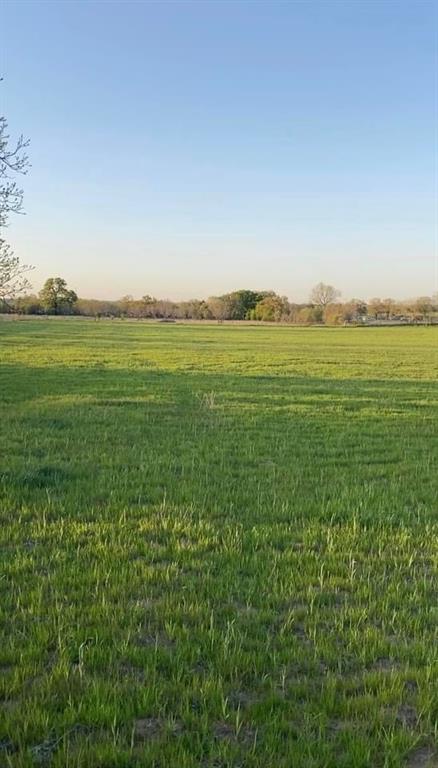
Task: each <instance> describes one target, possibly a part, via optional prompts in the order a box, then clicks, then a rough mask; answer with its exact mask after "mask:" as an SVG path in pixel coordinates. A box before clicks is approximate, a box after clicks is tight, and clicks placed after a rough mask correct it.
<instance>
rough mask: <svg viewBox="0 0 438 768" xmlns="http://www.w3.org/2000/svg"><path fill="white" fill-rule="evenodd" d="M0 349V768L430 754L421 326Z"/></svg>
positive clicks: (420, 757)
mask: <svg viewBox="0 0 438 768" xmlns="http://www.w3.org/2000/svg"><path fill="white" fill-rule="evenodd" d="M0 344H1V366H0V387H1V392H2V403H3V405H2V425H3V444H2V466H1V476H0V492H1V506H0V518H1V528H0V542H1V543H0V546H1V578H0V609H1V637H0V707H1V731H0V765H5V766H12V767H14V768H15V767H16V766H34V765H50V766H58V767H59V768H60V767H61V766H71V767H73V766H77V767H78V768H79V766H86V767H87V768H88V766H90V768H101V767H102V766H105V767H106V766H133V767H134V766H135V767H136V766H157V767H158V766H160V767H162V768H164V767H166V768H168V767H170V768H173V767H175V768H179V767H180V766H181V768H188V767H189V766H190V767H192V766H193V767H194V766H201V767H202V768H204V767H205V768H207V767H208V766H211V768H213V767H214V768H219V767H225V766H234V767H235V768H237V766H245V767H246V766H249V768H251V767H253V766H254V767H255V766H260V768H261V767H262V766H263V768H265V767H266V766H279V767H280V768H282V767H284V768H290V766H295V765H296V766H300V767H301V766H305V767H307V766H309V767H312V768H313V767H315V768H317V767H318V768H322V767H323V766H324V768H326V767H329V768H350V767H351V766H354V767H355V766H382V767H385V768H386V767H387V766H388V767H389V766H394V767H395V766H408V767H410V768H420V766H432V765H435V764H436V759H437V757H436V748H435V744H436V738H437V720H438V697H437V691H438V654H437V648H438V642H437V641H438V634H437V627H438V579H437V560H438V547H437V532H438V525H437V497H438V493H437V485H438V483H437V477H438V472H437V469H438V467H437V464H438V438H437V402H438V387H437V383H436V381H437V378H436V373H437V366H438V351H437V350H438V333H437V329H435V328H406V329H405V328H402V329H396V328H390V329H349V328H346V329H334V330H332V329H294V328H263V327H261V328H257V327H255V328H252V327H251V328H248V327H228V326H204V325H202V326H199V325H198V326H195V325H193V326H190V325H187V326H186V325H184V326H179V325H175V326H173V325H172V326H168V325H159V324H157V325H153V324H142V323H130V322H125V323H124V322H111V321H108V322H100V323H96V322H90V321H86V320H67V319H66V320H37V321H23V322H7V323H6V322H4V323H0ZM434 761H435V762H434Z"/></svg>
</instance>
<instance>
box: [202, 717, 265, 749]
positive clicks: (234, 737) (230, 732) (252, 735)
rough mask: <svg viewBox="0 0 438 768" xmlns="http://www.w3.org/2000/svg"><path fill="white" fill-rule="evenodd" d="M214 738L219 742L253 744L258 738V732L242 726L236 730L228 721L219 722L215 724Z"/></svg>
mask: <svg viewBox="0 0 438 768" xmlns="http://www.w3.org/2000/svg"><path fill="white" fill-rule="evenodd" d="M213 736H214V738H215V739H217V740H218V741H233V742H240V743H241V744H251V743H253V742H254V740H255V739H256V737H257V731H255V730H254V729H253V728H251V727H250V726H249V725H245V724H241V725H240V727H239V728H236V727H235V726H234V725H231V723H228V722H226V720H218V721H216V723H214V724H213Z"/></svg>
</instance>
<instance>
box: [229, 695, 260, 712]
mask: <svg viewBox="0 0 438 768" xmlns="http://www.w3.org/2000/svg"><path fill="white" fill-rule="evenodd" d="M259 700H260V699H259V696H258V695H257V694H256V693H255V692H254V691H232V692H231V693H230V694H229V696H228V702H229V704H230V706H231V707H233V709H247V708H248V707H250V706H251V705H252V704H255V703H256V702H257V701H259Z"/></svg>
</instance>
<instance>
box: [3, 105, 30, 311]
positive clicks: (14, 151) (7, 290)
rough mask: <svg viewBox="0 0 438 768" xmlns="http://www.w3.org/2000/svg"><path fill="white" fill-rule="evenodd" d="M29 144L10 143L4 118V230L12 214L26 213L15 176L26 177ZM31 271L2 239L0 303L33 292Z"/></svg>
mask: <svg viewBox="0 0 438 768" xmlns="http://www.w3.org/2000/svg"><path fill="white" fill-rule="evenodd" d="M28 146H29V141H28V140H27V139H25V138H24V137H23V136H20V137H19V138H18V139H17V140H16V141H15V142H13V143H11V142H10V136H9V133H8V123H7V120H6V118H5V117H2V116H0V228H3V227H5V226H6V225H7V220H8V216H9V214H10V213H22V212H23V190H22V189H21V187H20V186H19V185H18V184H17V181H16V180H15V176H16V175H17V174H26V173H27V170H28V168H29V158H28V155H27V151H26V150H27V147H28ZM30 269H31V267H29V266H28V265H27V264H21V263H20V260H19V258H18V256H14V254H13V252H12V250H11V248H10V247H9V245H8V244H7V243H6V241H5V240H4V239H3V238H0V300H1V301H2V302H5V301H7V300H8V299H13V298H14V297H15V296H16V295H17V294H18V293H20V292H22V291H24V290H27V289H28V288H30V283H29V281H28V280H27V278H26V276H25V275H26V273H27V272H29V270H30Z"/></svg>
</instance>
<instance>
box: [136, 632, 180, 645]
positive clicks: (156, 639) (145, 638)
mask: <svg viewBox="0 0 438 768" xmlns="http://www.w3.org/2000/svg"><path fill="white" fill-rule="evenodd" d="M136 643H137V645H140V646H142V647H144V648H167V649H169V648H173V647H174V645H175V641H174V640H172V639H171V638H170V637H169V636H168V635H166V634H164V632H160V633H158V634H156V635H151V634H144V635H139V636H138V637H137V641H136Z"/></svg>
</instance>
